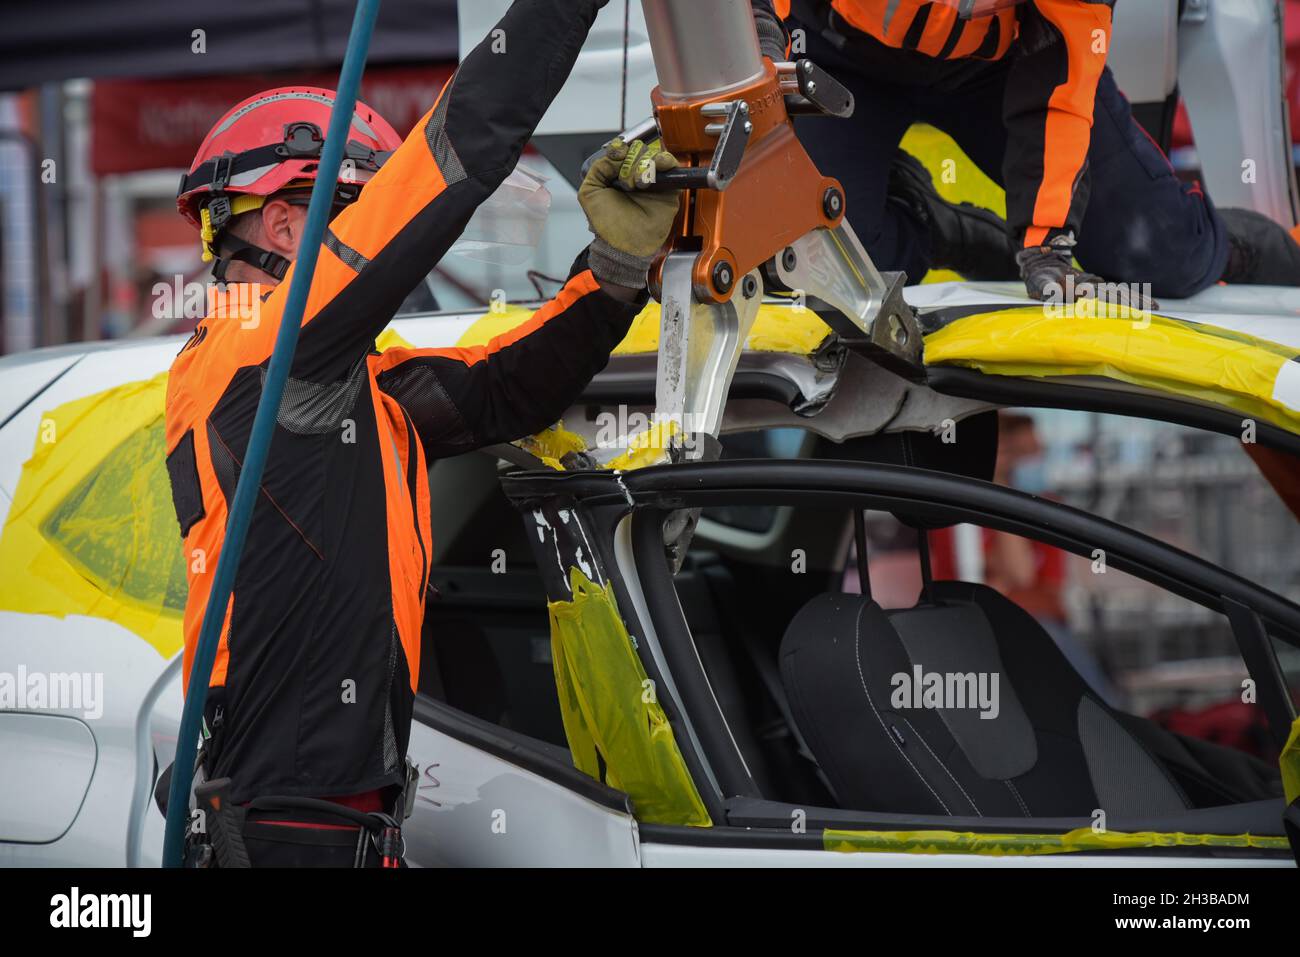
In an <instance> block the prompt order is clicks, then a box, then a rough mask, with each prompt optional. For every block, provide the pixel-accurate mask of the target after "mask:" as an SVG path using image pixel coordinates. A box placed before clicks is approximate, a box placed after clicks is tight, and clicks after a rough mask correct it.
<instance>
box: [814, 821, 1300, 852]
mask: <svg viewBox="0 0 1300 957" xmlns="http://www.w3.org/2000/svg"><path fill="white" fill-rule="evenodd" d="M822 845H823V847H824V848H825V849H826V850H828V851H838V852H842V853H857V852H863V851H872V852H889V853H894V854H987V855H990V856H992V857H1015V856H1028V855H1034V854H1070V853H1074V852H1077V851H1118V850H1130V849H1134V848H1138V849H1140V848H1151V847H1191V846H1201V847H1254V848H1266V849H1270V850H1286V849H1287V848H1288V847H1289V846H1290V845H1289V844H1288V843H1287V839H1286V838H1285V837H1273V836H1271V835H1257V834H1183V833H1178V832H1175V833H1161V832H1158V831H1136V832H1119V831H1102V832H1097V831H1094V830H1092V828H1088V827H1081V828H1078V829H1077V830H1073V831H1069V832H1067V833H1065V834H976V833H973V832H970V831H835V830H826V831H823V832H822Z"/></svg>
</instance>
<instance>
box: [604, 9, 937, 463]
mask: <svg viewBox="0 0 1300 957" xmlns="http://www.w3.org/2000/svg"><path fill="white" fill-rule="evenodd" d="M642 2H643V7H644V10H645V19H646V27H647V31H648V33H649V39H650V49H651V53H652V54H653V56H654V62H655V69H656V72H657V74H658V78H659V86H658V87H656V88H655V90H654V92H653V93H652V94H651V99H652V102H653V104H654V118H653V120H648V121H646V122H645V123H643V124H641V125H640V126H638V127H634V128H633V129H631V130H629V131H627V133H625V134H624V135H625V137H628V138H632V137H645V136H649V135H653V133H654V131H655V129H656V128H657V130H658V134H659V135H660V136H661V137H662V139H663V145H664V147H665V148H666V149H668V150H670V151H671V152H672V153H673V154H674V155H676V156H677V157H678V158H679V159H680V160H682V162H683V164H684V165H683V167H682V168H679V169H676V170H672V171H670V172H668V173H663V174H660V178H659V186H660V187H662V188H672V189H681V190H682V211H681V214H680V216H679V217H678V220H677V224H676V226H675V228H674V233H673V235H672V236H671V237H670V239H669V241H668V244H667V247H666V249H665V252H664V253H663V254H662V255H661V256H660V257H659V259H658V260H657V261H656V262H655V264H654V266H653V267H652V268H651V273H650V288H651V292H652V293H653V294H654V295H656V297H657V298H659V300H660V302H661V304H662V307H663V309H662V315H663V318H662V323H661V328H660V339H659V363H658V369H657V387H656V396H655V402H656V417H657V418H658V419H659V420H660V421H664V420H668V421H669V422H671V423H672V424H673V425H675V426H676V429H675V430H674V432H675V434H676V435H678V436H679V437H680V439H681V441H680V445H679V446H678V447H677V448H675V449H672V450H670V451H669V455H668V457H669V458H670V459H673V460H676V459H680V458H693V459H698V458H713V457H716V455H717V441H716V437H717V434H718V430H719V429H720V427H721V424H722V412H723V408H724V406H725V404H726V397H727V390H728V388H729V387H730V384H731V380H732V377H733V376H734V374H735V370H736V365H737V362H738V361H739V358H740V353H741V351H742V349H743V348H744V342H745V339H746V337H747V336H748V333H749V329H750V326H751V325H752V324H753V320H754V317H755V315H756V314H757V312H758V307H759V305H760V303H761V302H762V298H763V292H764V289H765V288H767V289H769V290H771V291H774V292H782V293H786V294H789V293H794V294H795V296H796V301H798V302H800V303H806V304H807V305H808V307H809V308H810V309H814V310H815V311H816V312H817V313H818V314H819V315H821V316H822V317H823V318H824V319H825V320H826V321H827V323H828V324H829V325H830V326H831V327H832V329H834V330H835V331H836V332H837V333H840V334H841V335H842V336H843V337H845V338H846V339H847V340H850V341H851V342H852V343H854V344H856V345H857V346H858V347H859V348H864V349H866V350H868V351H871V352H873V353H874V354H876V355H877V356H878V357H879V358H881V359H883V360H884V361H886V362H888V363H889V364H890V365H891V366H892V367H893V368H895V369H897V370H899V371H901V372H903V373H904V374H908V373H913V372H915V371H916V370H917V369H918V368H919V367H920V361H921V332H920V328H919V326H918V324H917V321H916V317H915V315H914V314H913V313H912V311H911V309H910V308H909V307H908V306H907V305H906V304H905V303H904V302H903V299H902V294H901V289H902V286H903V282H904V280H905V277H904V276H903V275H902V274H901V273H891V274H886V275H882V274H881V273H880V272H878V271H877V270H876V268H875V266H874V265H873V264H872V262H871V259H870V257H869V256H868V255H867V253H866V251H865V250H864V249H863V248H862V245H861V243H859V242H858V239H857V237H856V236H855V235H854V234H853V230H852V229H851V228H850V227H849V225H848V223H847V222H846V221H845V218H844V215H845V207H846V203H845V196H844V192H843V189H842V188H841V186H840V184H839V182H838V181H837V180H835V179H832V178H831V177H828V176H823V175H822V174H821V173H820V172H819V171H818V170H817V167H816V166H815V165H814V164H813V162H812V160H811V159H810V158H809V157H808V154H807V152H805V150H804V148H803V146H802V145H801V144H800V143H799V140H798V138H797V137H796V136H795V133H794V126H793V124H792V122H791V119H790V116H791V113H792V112H794V113H820V114H826V115H832V116H841V117H843V116H849V115H850V114H851V113H852V112H853V97H852V95H851V94H850V93H849V92H848V91H847V90H846V89H844V87H843V86H841V85H840V84H839V83H837V82H836V81H835V80H834V79H832V78H831V77H830V76H828V75H827V74H826V73H824V72H823V71H822V70H820V69H818V67H817V66H816V65H814V64H813V63H812V62H811V61H809V60H800V61H797V62H794V63H773V62H772V61H770V60H767V59H765V58H764V57H763V56H762V54H761V53H760V52H759V45H758V34H757V30H756V29H755V26H754V16H753V11H752V10H751V8H750V3H749V0H642Z"/></svg>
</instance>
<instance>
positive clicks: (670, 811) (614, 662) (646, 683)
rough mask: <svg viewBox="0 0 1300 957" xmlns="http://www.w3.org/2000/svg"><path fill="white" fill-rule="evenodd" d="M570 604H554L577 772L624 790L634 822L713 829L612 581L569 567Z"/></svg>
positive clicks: (558, 680) (561, 688) (554, 634)
mask: <svg viewBox="0 0 1300 957" xmlns="http://www.w3.org/2000/svg"><path fill="white" fill-rule="evenodd" d="M569 583H570V586H571V587H572V590H573V600H572V601H555V602H550V603H549V605H548V606H547V607H548V609H549V611H550V618H551V655H552V659H553V661H554V664H555V685H556V690H557V691H558V692H559V698H560V713H561V715H562V716H563V719H564V734H565V737H566V738H567V739H568V742H569V749H570V750H571V751H572V752H573V763H574V766H575V767H577V768H578V770H580V771H582V772H583V773H585V774H588V775H590V776H591V777H593V778H596V779H597V780H601V762H602V761H603V762H604V770H605V773H604V781H605V782H606V783H607V784H609V786H610V787H614V788H618V789H619V790H620V791H624V792H626V793H627V794H628V795H629V796H630V797H631V798H632V802H633V807H634V811H635V814H636V817H637V820H639V821H644V822H646V823H653V824H682V825H691V826H694V827H710V826H711V825H712V823H713V822H712V821H711V820H710V819H709V813H708V811H707V810H706V809H705V807H704V802H702V801H701V800H700V795H699V792H698V791H697V790H696V788H695V782H694V781H693V780H692V779H691V775H690V772H689V771H688V770H687V768H686V762H685V761H684V760H683V759H682V754H681V751H679V750H678V748H677V742H676V740H675V739H674V738H673V729H672V726H671V725H669V723H668V718H667V716H666V715H665V714H664V710H663V708H662V707H661V706H660V705H659V702H658V701H657V699H656V698H655V695H654V686H653V684H652V683H651V682H650V680H649V679H648V678H647V677H646V673H645V669H644V668H643V667H642V666H641V661H640V659H639V658H637V656H636V651H635V650H634V647H633V643H632V638H631V637H630V636H629V635H628V632H627V628H626V626H624V624H623V619H622V618H621V617H620V616H619V613H618V608H617V607H616V605H615V603H614V594H613V592H612V590H611V589H610V587H609V586H608V585H606V586H604V587H603V588H602V587H601V586H599V585H596V584H594V583H593V582H592V581H591V580H590V579H589V578H587V576H586V575H584V574H583V573H582V572H581V571H580V570H579V569H577V568H573V569H570V571H569Z"/></svg>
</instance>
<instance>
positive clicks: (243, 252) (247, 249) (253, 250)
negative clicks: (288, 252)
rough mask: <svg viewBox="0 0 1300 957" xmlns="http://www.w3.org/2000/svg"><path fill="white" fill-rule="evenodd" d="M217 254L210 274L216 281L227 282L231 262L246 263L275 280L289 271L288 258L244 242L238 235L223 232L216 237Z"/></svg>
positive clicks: (280, 278)
mask: <svg viewBox="0 0 1300 957" xmlns="http://www.w3.org/2000/svg"><path fill="white" fill-rule="evenodd" d="M216 250H217V256H216V257H215V259H214V261H213V263H212V275H213V278H215V279H216V280H217V281H218V282H229V279H228V278H227V276H226V272H227V270H228V269H229V268H230V264H231V263H232V262H242V263H247V264H248V265H250V266H252V267H253V268H254V269H259V270H261V271H262V272H264V273H266V274H267V275H268V276H270V277H272V278H273V279H274V280H275V281H276V282H279V281H280V280H282V279H283V278H284V274H285V273H286V272H288V271H289V260H287V259H285V258H284V257H283V256H281V255H279V254H278V253H273V252H271V251H270V250H269V249H263V248H262V247H261V246H255V245H253V244H252V243H250V242H245V241H244V240H242V239H240V238H239V237H238V236H232V235H230V233H228V232H226V233H223V234H222V235H221V236H219V237H218V238H217V242H216Z"/></svg>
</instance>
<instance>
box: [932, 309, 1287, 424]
mask: <svg viewBox="0 0 1300 957" xmlns="http://www.w3.org/2000/svg"><path fill="white" fill-rule="evenodd" d="M1143 318H1144V319H1145V318H1148V317H1143ZM1295 357H1296V350H1295V349H1293V348H1290V347H1287V346H1283V345H1280V344H1278V343H1276V342H1270V341H1268V340H1267V339H1259V338H1256V337H1254V336H1249V335H1246V334H1244V333H1240V332H1234V331H1232V330H1229V329H1224V328H1221V327H1218V326H1211V325H1206V324H1203V323H1196V322H1187V321H1184V320H1180V319H1170V318H1168V317H1165V316H1150V317H1149V322H1146V321H1135V320H1134V318H1133V316H1132V315H1128V314H1126V313H1125V311H1124V310H1121V309H1117V308H1115V307H1110V308H1107V307H1105V306H1100V307H1099V306H1097V305H1096V304H1095V303H1079V304H1078V305H1077V306H1075V307H1061V308H1059V309H1056V308H1053V309H1048V308H1045V307H1043V306H1026V307H1014V308H1011V309H1002V310H998V311H992V312H987V313H980V314H977V315H973V316H965V317H963V318H961V319H957V320H954V321H953V322H951V323H949V324H948V325H946V326H944V327H943V328H942V329H939V330H938V331H936V332H933V333H931V334H930V335H928V336H926V339H925V362H926V364H927V365H932V366H933V365H957V366H965V367H967V368H972V369H978V370H979V371H981V372H984V373H987V374H989V375H1006V376H1026V377H1038V378H1042V377H1052V376H1102V377H1105V378H1108V379H1114V380H1117V381H1119V382H1126V383H1130V384H1132V385H1137V386H1142V387H1144V388H1148V389H1152V390H1155V391H1159V392H1163V393H1167V394H1171V395H1178V396H1182V397H1184V398H1188V399H1193V400H1196V401H1201V402H1208V403H1213V404H1215V405H1220V406H1225V407H1227V408H1230V409H1234V410H1236V411H1237V412H1240V413H1241V414H1242V415H1243V416H1245V417H1247V418H1250V419H1256V420H1262V421H1265V422H1270V423H1272V424H1274V425H1277V426H1279V427H1281V428H1284V429H1287V430H1289V431H1291V432H1300V397H1286V398H1284V397H1283V396H1281V395H1278V394H1277V393H1276V389H1277V383H1278V376H1279V374H1280V373H1282V371H1283V367H1284V366H1285V365H1286V364H1287V363H1288V362H1290V361H1291V360H1293V359H1294V358H1295Z"/></svg>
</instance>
